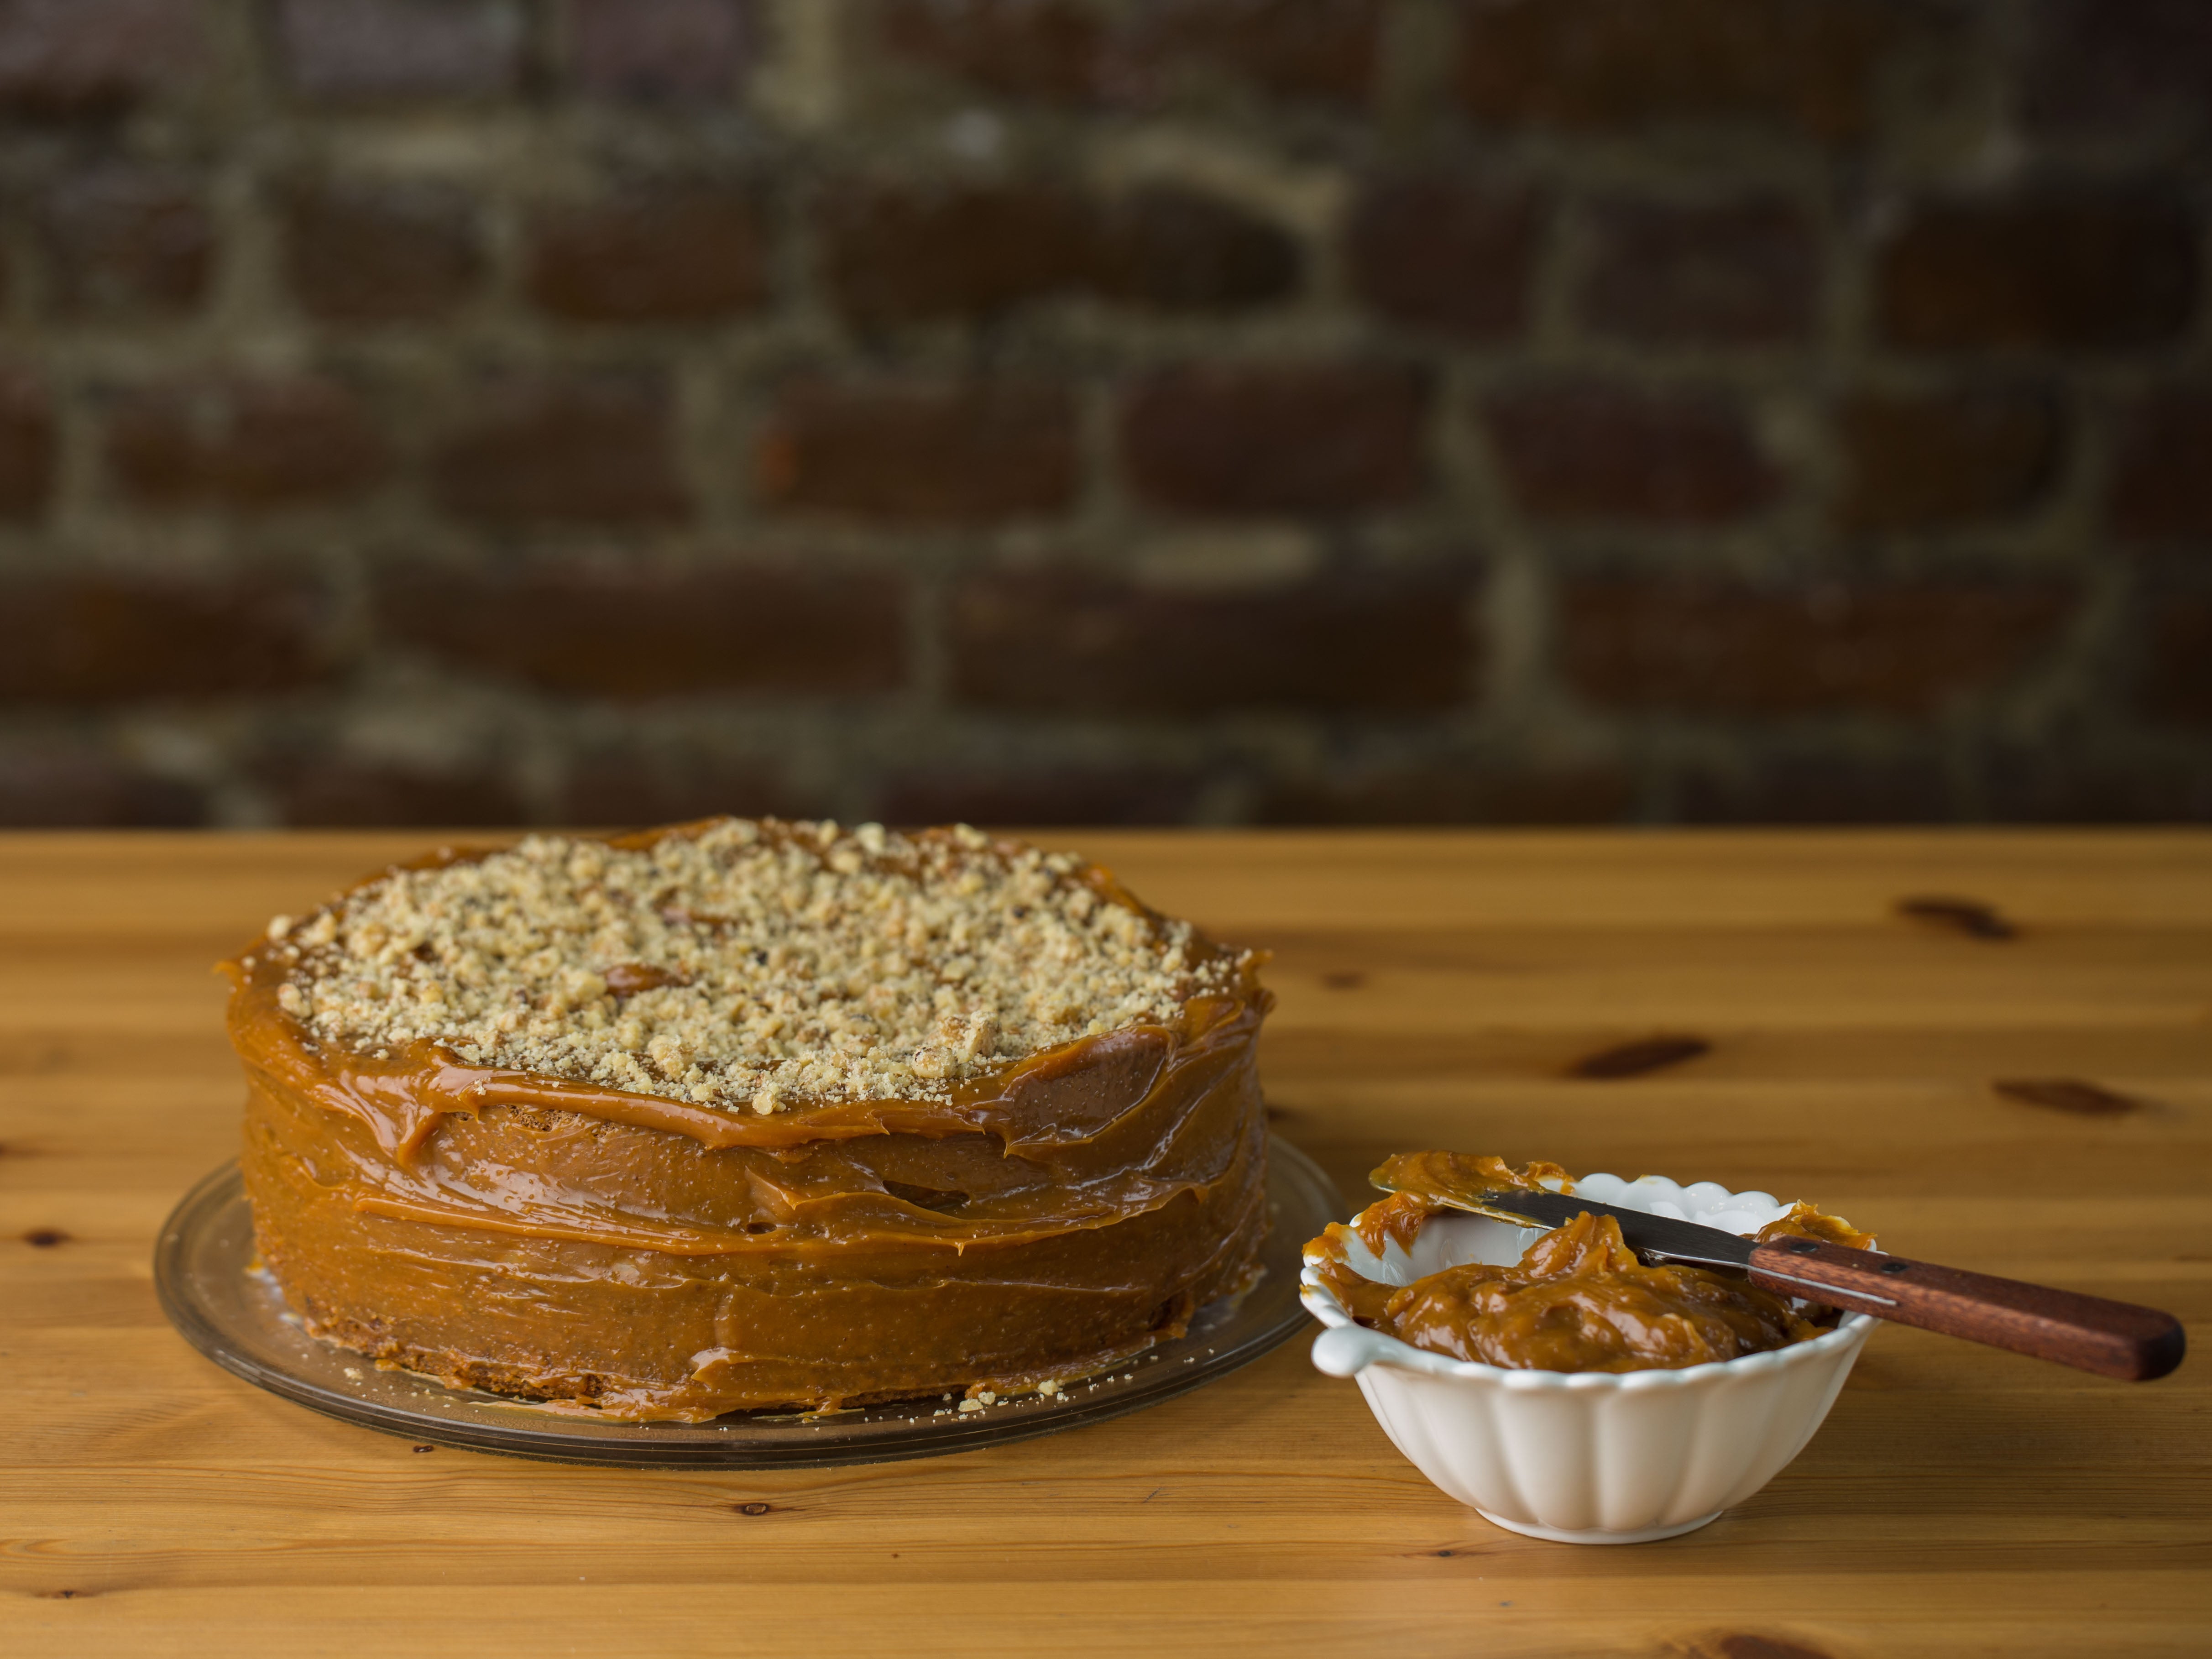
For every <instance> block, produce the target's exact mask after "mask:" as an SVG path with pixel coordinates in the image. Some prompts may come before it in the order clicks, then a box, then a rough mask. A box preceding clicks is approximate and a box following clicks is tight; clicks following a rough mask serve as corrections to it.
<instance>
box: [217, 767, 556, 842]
mask: <svg viewBox="0 0 2212 1659" xmlns="http://www.w3.org/2000/svg"><path fill="white" fill-rule="evenodd" d="M261 781H262V783H263V787H264V788H266V789H267V790H268V792H269V793H270V796H271V797H272V805H274V806H275V808H276V819H277V822H278V823H283V824H285V825H288V826H289V827H290V828H292V829H500V828H503V827H504V826H506V825H508V824H513V823H521V822H523V820H524V819H525V818H526V817H527V814H526V811H525V810H524V807H523V804H522V798H521V796H520V793H518V792H517V791H516V789H515V787H514V786H513V782H512V781H510V780H508V779H507V778H505V777H502V776H501V775H499V774H498V773H497V772H495V771H493V770H490V769H487V768H485V767H483V766H459V767H441V766H427V765H419V764H408V763H399V762H394V761H384V760H374V759H369V758H366V757H355V756H347V755H313V756H294V757H284V758H282V759H277V760H274V761H271V762H269V763H265V764H264V766H263V767H262V769H261Z"/></svg>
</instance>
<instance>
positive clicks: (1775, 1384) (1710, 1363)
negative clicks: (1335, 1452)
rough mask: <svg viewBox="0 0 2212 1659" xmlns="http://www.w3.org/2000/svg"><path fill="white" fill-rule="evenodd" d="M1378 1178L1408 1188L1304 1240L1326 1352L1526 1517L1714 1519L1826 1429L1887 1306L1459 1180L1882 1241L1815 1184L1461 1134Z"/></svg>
mask: <svg viewBox="0 0 2212 1659" xmlns="http://www.w3.org/2000/svg"><path fill="white" fill-rule="evenodd" d="M1376 1182H1377V1184H1379V1185H1387V1186H1389V1187H1391V1188H1396V1189H1397V1190H1396V1191H1395V1193H1394V1194H1393V1195H1392V1196H1391V1197H1389V1198H1387V1199H1384V1200H1382V1201H1381V1202H1379V1203H1376V1204H1374V1205H1371V1206H1369V1207H1368V1208H1367V1209H1366V1210H1364V1211H1363V1212H1360V1214H1358V1216H1356V1217H1354V1218H1352V1221H1351V1222H1350V1223H1348V1224H1347V1223H1340V1224H1337V1225H1332V1226H1331V1227H1329V1228H1328V1230H1327V1231H1326V1232H1324V1233H1323V1234H1322V1237H1319V1238H1316V1239H1315V1240H1313V1241H1312V1242H1311V1243H1309V1244H1308V1245H1307V1246H1306V1250H1305V1256H1306V1269H1305V1273H1304V1287H1305V1288H1304V1299H1305V1303H1306V1306H1307V1308H1308V1309H1309V1310H1310V1311H1311V1312H1312V1313H1313V1314H1314V1315H1315V1316H1316V1317H1317V1318H1319V1319H1320V1320H1321V1321H1322V1323H1323V1324H1324V1325H1326V1326H1328V1330H1326V1331H1324V1332H1323V1333H1322V1336H1321V1337H1320V1339H1319V1340H1317V1341H1316V1344H1315V1349H1314V1360H1315V1364H1316V1365H1318V1366H1319V1367H1320V1368H1321V1369H1322V1370H1324V1371H1328V1372H1329V1373H1331V1374H1333V1375H1336V1376H1355V1377H1357V1378H1358V1383H1359V1386H1360V1389H1361V1391H1362V1393H1363V1394H1364V1395H1365V1396H1366V1399H1367V1401H1368V1404H1369V1406H1370V1408H1371V1409H1372V1410H1373V1412H1374V1413H1375V1417H1376V1421H1377V1422H1378V1423H1379V1424H1380V1425H1382V1427H1383V1431H1384V1433H1386V1434H1387V1435H1389V1437H1390V1439H1391V1441H1392V1443H1394V1444H1395V1445H1396V1446H1397V1447H1398V1449H1399V1450H1401V1452H1403V1453H1404V1454H1405V1455H1407V1457H1408V1458H1409V1459H1410V1460H1412V1462H1413V1463H1414V1464H1416V1465H1417V1466H1418V1467H1419V1468H1420V1469H1421V1471H1422V1472H1423V1473H1424V1474H1426V1475H1427V1476H1428V1477H1429V1478H1430V1479H1431V1480H1433V1481H1434V1482H1435V1483H1436V1484H1437V1486H1440V1487H1442V1488H1443V1490H1444V1491H1446V1492H1449V1493H1450V1494H1451V1495H1452V1496H1453V1497H1455V1498H1459V1499H1460V1500H1461V1501H1462V1503H1466V1504H1470V1505H1471V1506H1473V1507H1474V1509H1476V1510H1478V1511H1480V1513H1481V1514H1482V1515H1483V1516H1485V1517H1486V1518H1487V1519H1489V1520H1491V1521H1493V1522H1497V1523H1498V1525H1500V1526H1504V1527H1506V1528H1510V1529H1511V1530H1514V1531H1517V1532H1524V1533H1528V1534H1532V1535H1534V1536H1537V1537H1542V1538H1553V1539H1560V1540H1565V1541H1572V1542H1577V1543H1631V1542H1638V1541H1644V1540H1648V1539H1654V1538H1663V1537H1669V1536H1672V1535H1674V1534H1677V1533H1682V1532H1687V1531H1690V1530H1692V1528H1697V1527H1700V1526H1703V1525H1705V1524H1706V1523H1707V1522H1710V1521H1712V1520H1713V1519H1715V1518H1716V1517H1717V1516H1719V1514H1720V1513H1721V1512H1722V1510H1725V1509H1726V1508H1728V1507H1729V1505H1730V1504H1736V1503H1740V1502H1741V1501H1742V1500H1743V1499H1744V1498H1748V1497H1749V1496H1750V1495H1751V1494H1752V1493H1753V1492H1756V1491H1758V1490H1759V1487H1761V1486H1765V1484H1766V1482H1767V1481H1768V1480H1771V1479H1772V1478H1773V1476H1774V1475H1775V1474H1777V1473H1778V1472H1779V1471H1780V1470H1781V1469H1782V1468H1783V1467H1784V1465H1786V1464H1787V1463H1788V1462H1790V1459H1791V1458H1793V1457H1795V1456H1796V1454H1797V1452H1798V1451H1799V1449H1802V1446H1803V1445H1804V1443H1805V1442H1806V1441H1807V1440H1808V1439H1809V1438H1811V1437H1812V1435H1813V1433H1814V1431H1815V1430H1816V1429H1818V1428H1819V1426H1820V1422H1821V1421H1822V1419H1824V1418H1825V1417H1826V1414H1827V1411H1828V1407H1830V1405H1831V1404H1832V1403H1833V1401H1834V1399H1835V1395H1836V1394H1837V1392H1838V1390H1839V1389H1841V1388H1842V1386H1843V1382H1844V1377H1845V1376H1846V1375H1848V1373H1849V1371H1850V1365H1851V1364H1852V1362H1853V1361H1854V1360H1855V1359H1856V1358H1857V1354H1858V1352H1859V1349H1860V1348H1861V1347H1862V1346H1863V1345H1864V1343H1865V1341H1866V1339H1867V1337H1868V1335H1869V1334H1870V1333H1871V1332H1872V1330H1873V1328H1874V1325H1875V1322H1874V1321H1873V1320H1871V1319H1869V1318H1867V1317H1866V1316H1863V1315H1851V1316H1846V1317H1843V1318H1841V1319H1840V1320H1839V1319H1838V1316H1836V1315H1835V1313H1834V1312H1833V1310H1826V1309H1819V1308H1815V1307H1812V1306H1809V1305H1808V1304H1802V1303H1797V1302H1793V1301H1790V1300H1788V1299H1786V1298H1784V1297H1778V1296H1774V1295H1771V1294H1770V1293H1769V1292H1767V1291H1763V1290H1760V1289H1759V1288H1757V1287H1756V1286H1753V1285H1748V1284H1746V1283H1745V1282H1743V1281H1742V1280H1741V1279H1736V1278H1734V1277H1732V1276H1730V1275H1729V1274H1727V1273H1717V1272H1713V1271H1711V1270H1708V1269H1705V1268H1699V1267H1672V1266H1646V1265H1645V1264H1644V1262H1642V1261H1640V1260H1638V1257H1637V1256H1636V1255H1635V1253H1634V1252H1633V1251H1632V1250H1631V1249H1629V1248H1628V1247H1627V1245H1626V1243H1625V1242H1624V1240H1623V1239H1622V1237H1621V1233H1620V1224H1619V1222H1617V1221H1615V1220H1614V1219H1613V1218H1611V1217H1609V1216H1599V1215H1593V1214H1589V1213H1587V1212H1585V1213H1583V1214H1582V1215H1580V1216H1578V1217H1577V1218H1574V1219H1573V1220H1571V1221H1570V1222H1569V1223H1567V1224H1566V1225H1564V1226H1560V1227H1557V1228H1553V1229H1552V1230H1550V1231H1542V1230H1541V1229H1530V1228H1526V1227H1521V1226H1516V1225H1510V1224H1509V1223H1507V1222H1504V1221H1502V1220H1496V1219H1492V1218H1489V1217H1486V1216H1481V1215H1474V1214H1468V1213H1465V1212H1462V1210H1460V1209H1458V1208H1455V1207H1454V1206H1453V1205H1452V1204H1451V1203H1450V1202H1449V1201H1448V1200H1449V1199H1451V1198H1453V1197H1455V1196H1456V1197H1460V1198H1472V1197H1474V1195H1476V1194H1480V1193H1482V1192H1486V1191H1495V1190H1499V1189H1503V1188H1522V1189H1524V1190H1526V1189H1529V1188H1542V1189H1545V1190H1548V1191H1552V1192H1559V1193H1569V1194H1583V1195H1586V1196H1588V1197H1589V1198H1591V1199H1593V1200H1597V1201H1598V1202H1600V1203H1604V1204H1609V1205H1613V1206H1620V1207H1623V1208H1629V1209H1638V1210H1644V1211H1646V1212H1651V1213H1656V1214H1662V1215H1672V1216H1676V1217H1680V1218H1683V1219H1686V1220H1690V1221H1694V1222H1698V1223H1699V1224H1701V1225H1707V1226H1716V1227H1720V1228H1723V1229H1724V1230H1725V1231H1730V1232H1734V1233H1736V1234H1738V1235H1740V1236H1742V1237H1758V1238H1761V1239H1771V1238H1775V1237H1784V1236H1792V1235H1794V1236H1801V1237H1819V1238H1822V1239H1826V1240H1829V1241H1831V1242H1833V1243H1842V1244H1848V1245H1851V1246H1853V1247H1856V1248H1865V1247H1866V1246H1867V1245H1869V1244H1870V1243H1871V1242H1872V1241H1871V1240H1870V1239H1869V1237H1867V1236H1866V1235H1865V1234H1863V1233H1860V1232H1858V1231H1856V1230H1855V1229H1853V1228H1851V1227H1850V1225H1849V1224H1848V1223H1846V1222H1844V1221H1842V1220H1840V1219H1839V1218H1835V1217H1832V1216H1824V1215H1822V1214H1820V1212H1818V1211H1817V1210H1815V1209H1814V1208H1813V1206H1810V1205H1808V1204H1783V1203H1780V1202H1778V1200H1775V1199H1774V1198H1772V1197H1771V1195H1769V1194H1765V1193H1756V1192H1754V1193H1731V1192H1729V1191H1728V1190H1727V1189H1726V1188H1721V1187H1718V1186H1716V1185H1714V1184H1712V1183H1711V1182H1701V1183H1699V1184H1697V1185H1695V1186H1692V1187H1687V1188H1685V1187H1682V1186H1680V1185H1678V1184H1677V1183H1675V1182H1672V1181H1668V1180H1666V1179H1664V1178H1662V1177H1653V1176H1646V1177H1644V1178H1643V1179H1642V1180H1639V1181H1635V1182H1624V1181H1622V1180H1620V1178H1618V1177H1617V1176H1604V1175H1598V1176H1588V1177H1585V1178H1584V1179H1583V1180H1581V1181H1573V1180H1571V1179H1570V1178H1569V1177H1568V1176H1567V1174H1566V1171H1565V1170H1563V1169H1561V1168H1559V1166H1558V1165H1556V1164H1541V1163H1539V1164H1529V1165H1528V1166H1527V1167H1526V1168H1524V1169H1519V1170H1516V1169H1513V1168H1511V1167H1510V1166H1508V1165H1507V1164H1504V1162H1503V1161H1502V1160H1500V1159H1498V1158H1490V1157H1470V1156H1467V1155H1464V1154H1455V1153H1446V1152H1429V1153H1417V1154H1410V1155H1404V1156H1401V1157H1400V1158H1394V1159H1392V1160H1391V1161H1390V1162H1389V1164H1385V1165H1384V1166H1383V1168H1382V1169H1381V1170H1377V1171H1376Z"/></svg>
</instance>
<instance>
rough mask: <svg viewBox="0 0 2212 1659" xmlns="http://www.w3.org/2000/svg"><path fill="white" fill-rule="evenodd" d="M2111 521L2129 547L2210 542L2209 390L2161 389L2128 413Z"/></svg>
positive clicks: (2116, 463) (2115, 469) (2116, 460)
mask: <svg viewBox="0 0 2212 1659" xmlns="http://www.w3.org/2000/svg"><path fill="white" fill-rule="evenodd" d="M2109 513H2110V516H2111V519H2112V528H2113V529H2114V530H2116V531H2117V532H2119V534H2120V535H2121V536H2123V537H2124V538H2126V539H2128V540H2130V541H2137V542H2149V541H2200V542H2205V541H2212V386H2161V387H2160V388H2158V389H2156V390H2154V391H2153V392H2150V393H2149V394H2148V395H2147V396H2145V397H2144V398H2142V399H2141V400H2140V401H2139V402H2138V403H2137V404H2136V405H2135V407H2134V408H2133V409H2131V410H2129V411H2128V413H2127V416H2126V418H2125V420H2124V422H2123V423H2122V425H2121V428H2120V433H2119V441H2118V453H2117V454H2116V455H2115V456H2114V458H2113V477H2112V501H2111V505H2110V508H2109Z"/></svg>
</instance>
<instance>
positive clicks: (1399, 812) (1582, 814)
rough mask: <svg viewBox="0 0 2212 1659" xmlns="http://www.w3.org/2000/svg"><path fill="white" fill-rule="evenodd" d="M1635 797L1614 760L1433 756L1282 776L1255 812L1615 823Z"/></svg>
mask: <svg viewBox="0 0 2212 1659" xmlns="http://www.w3.org/2000/svg"><path fill="white" fill-rule="evenodd" d="M1634 805H1635V792H1634V787H1633V785H1632V781H1631V780H1630V778H1629V777H1628V775H1626V773H1624V772H1622V771H1621V770H1620V769H1618V768H1616V767H1611V766H1602V765H1593V766H1510V765H1503V764H1500V763H1496V762H1482V763H1478V762H1474V761H1462V762H1460V763H1450V762H1428V763H1421V764H1413V765H1403V766H1378V767H1369V768H1365V769H1353V770H1349V771H1345V772H1340V773H1335V774H1333V775H1328V776H1325V777H1322V778H1319V779H1315V780H1310V781H1288V782H1283V783H1279V784H1277V785H1276V786H1275V787H1273V788H1271V789H1269V790H1268V791H1267V793H1265V794H1264V795H1263V796H1262V797H1261V801H1260V803H1259V806H1258V809H1257V811H1255V814H1254V817H1255V821H1256V822H1258V823H1313V824H1356V823H1375V824H1417V823H1424V824H1440V823H1510V824H1539V823H1619V822H1620V820H1621V819H1623V818H1624V817H1627V816H1628V814H1629V812H1630V811H1631V810H1632V808H1633V806H1634Z"/></svg>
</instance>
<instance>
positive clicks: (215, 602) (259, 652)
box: [0, 573, 331, 703]
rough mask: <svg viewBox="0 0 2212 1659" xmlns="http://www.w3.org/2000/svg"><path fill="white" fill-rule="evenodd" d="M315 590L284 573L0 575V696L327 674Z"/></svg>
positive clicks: (72, 699)
mask: <svg viewBox="0 0 2212 1659" xmlns="http://www.w3.org/2000/svg"><path fill="white" fill-rule="evenodd" d="M324 630H325V604H324V599H323V595H322V594H321V592H319V590H317V589H316V588H314V587H313V586H310V585H309V584H307V583H306V582H303V581H301V580H298V579H296V578H293V577H289V576H282V575H258V576H257V575H240V576H232V577H204V578H203V577H184V576H177V577H163V576H152V575H142V574H127V573H108V574H101V573H76V574H66V575H51V576H17V577H13V578H9V579H7V580H4V581H0V700H4V701H8V702H19V703H97V702H124V701H131V700H155V699H172V698H191V699H197V698H205V697H221V696H246V695H252V694H255V693H266V692H271V691H283V690H291V689H294V688H295V687H299V686H303V685H308V684H313V683H315V682H317V681H319V680H321V679H323V678H326V676H327V674H328V672H329V671H330V668H331V657H330V654H329V653H328V651H327V649H326V648H325V638H324Z"/></svg>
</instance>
